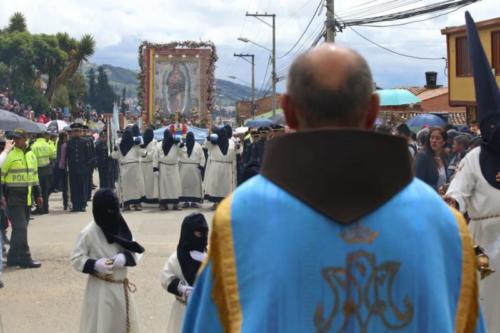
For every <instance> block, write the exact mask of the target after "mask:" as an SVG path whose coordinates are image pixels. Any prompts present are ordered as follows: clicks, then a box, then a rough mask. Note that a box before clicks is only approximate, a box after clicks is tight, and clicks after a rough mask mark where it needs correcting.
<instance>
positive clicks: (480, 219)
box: [470, 215, 500, 221]
mask: <svg viewBox="0 0 500 333" xmlns="http://www.w3.org/2000/svg"><path fill="white" fill-rule="evenodd" d="M499 217H500V215H491V216H483V217H471V218H470V219H471V220H473V221H484V220H489V219H496V218H499Z"/></svg>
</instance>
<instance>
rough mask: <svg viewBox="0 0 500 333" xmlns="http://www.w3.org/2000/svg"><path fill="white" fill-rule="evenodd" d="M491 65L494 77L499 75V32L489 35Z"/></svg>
mask: <svg viewBox="0 0 500 333" xmlns="http://www.w3.org/2000/svg"><path fill="white" fill-rule="evenodd" d="M491 63H492V67H493V68H494V69H495V75H500V31H493V32H492V33H491Z"/></svg>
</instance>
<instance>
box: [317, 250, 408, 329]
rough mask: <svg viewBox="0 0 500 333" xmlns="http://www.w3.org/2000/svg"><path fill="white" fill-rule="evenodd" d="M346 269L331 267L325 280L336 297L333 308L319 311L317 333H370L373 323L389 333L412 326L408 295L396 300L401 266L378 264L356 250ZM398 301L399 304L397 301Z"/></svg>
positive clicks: (387, 262) (318, 309) (363, 252)
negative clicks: (396, 281) (395, 291)
mask: <svg viewBox="0 0 500 333" xmlns="http://www.w3.org/2000/svg"><path fill="white" fill-rule="evenodd" d="M346 264H347V266H346V267H328V268H324V269H323V270H322V272H321V273H322V275H323V278H324V279H325V280H326V282H327V283H328V286H329V287H330V289H331V292H332V294H333V299H332V302H331V305H330V306H331V309H330V310H329V312H328V313H326V311H327V309H325V306H324V305H323V304H320V305H318V306H317V308H316V312H315V317H314V324H315V327H316V331H317V332H318V333H326V332H338V333H341V332H345V331H346V330H347V329H348V328H349V329H350V330H349V331H352V332H361V333H368V332H369V331H368V329H369V327H370V323H372V322H373V321H375V320H377V321H380V322H381V324H382V325H383V326H384V327H385V328H386V329H389V330H398V329H402V328H404V327H406V326H407V325H409V324H410V323H411V321H412V319H413V315H414V313H413V304H412V302H411V300H410V299H409V297H408V296H406V297H405V298H404V299H403V300H402V301H403V304H404V306H403V309H401V308H400V307H398V305H397V304H400V300H394V299H393V290H392V288H393V284H394V280H395V279H396V276H397V274H398V271H399V268H400V266H401V263H399V262H397V261H385V262H383V263H381V264H379V265H377V263H376V258H375V254H373V253H369V252H366V251H357V252H352V253H350V254H348V256H347V263H346ZM395 301H396V302H395Z"/></svg>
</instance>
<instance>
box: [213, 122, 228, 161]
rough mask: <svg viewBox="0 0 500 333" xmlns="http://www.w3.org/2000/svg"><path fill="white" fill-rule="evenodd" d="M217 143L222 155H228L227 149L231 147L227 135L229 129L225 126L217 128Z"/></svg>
mask: <svg viewBox="0 0 500 333" xmlns="http://www.w3.org/2000/svg"><path fill="white" fill-rule="evenodd" d="M216 133H217V135H218V137H219V138H218V139H217V145H218V146H219V148H220V151H221V152H222V155H224V156H225V155H227V151H228V149H229V138H228V137H227V131H226V129H225V128H224V127H221V128H219V129H217V132H216Z"/></svg>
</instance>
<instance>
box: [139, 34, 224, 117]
mask: <svg viewBox="0 0 500 333" xmlns="http://www.w3.org/2000/svg"><path fill="white" fill-rule="evenodd" d="M139 53H140V54H139V65H140V66H141V74H140V79H141V80H140V84H141V85H140V87H139V102H140V103H142V105H141V106H142V109H143V110H144V111H145V112H144V113H143V119H144V121H145V123H146V122H147V123H150V124H155V125H162V124H166V123H179V122H183V123H184V122H190V123H192V124H196V125H198V126H207V124H208V120H209V117H210V112H211V111H212V108H213V105H214V103H213V92H214V90H215V79H214V71H215V61H216V60H217V55H216V51H215V46H214V45H213V43H211V42H208V43H204V42H173V43H169V44H151V43H148V42H144V43H142V45H141V46H140V48H139Z"/></svg>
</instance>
